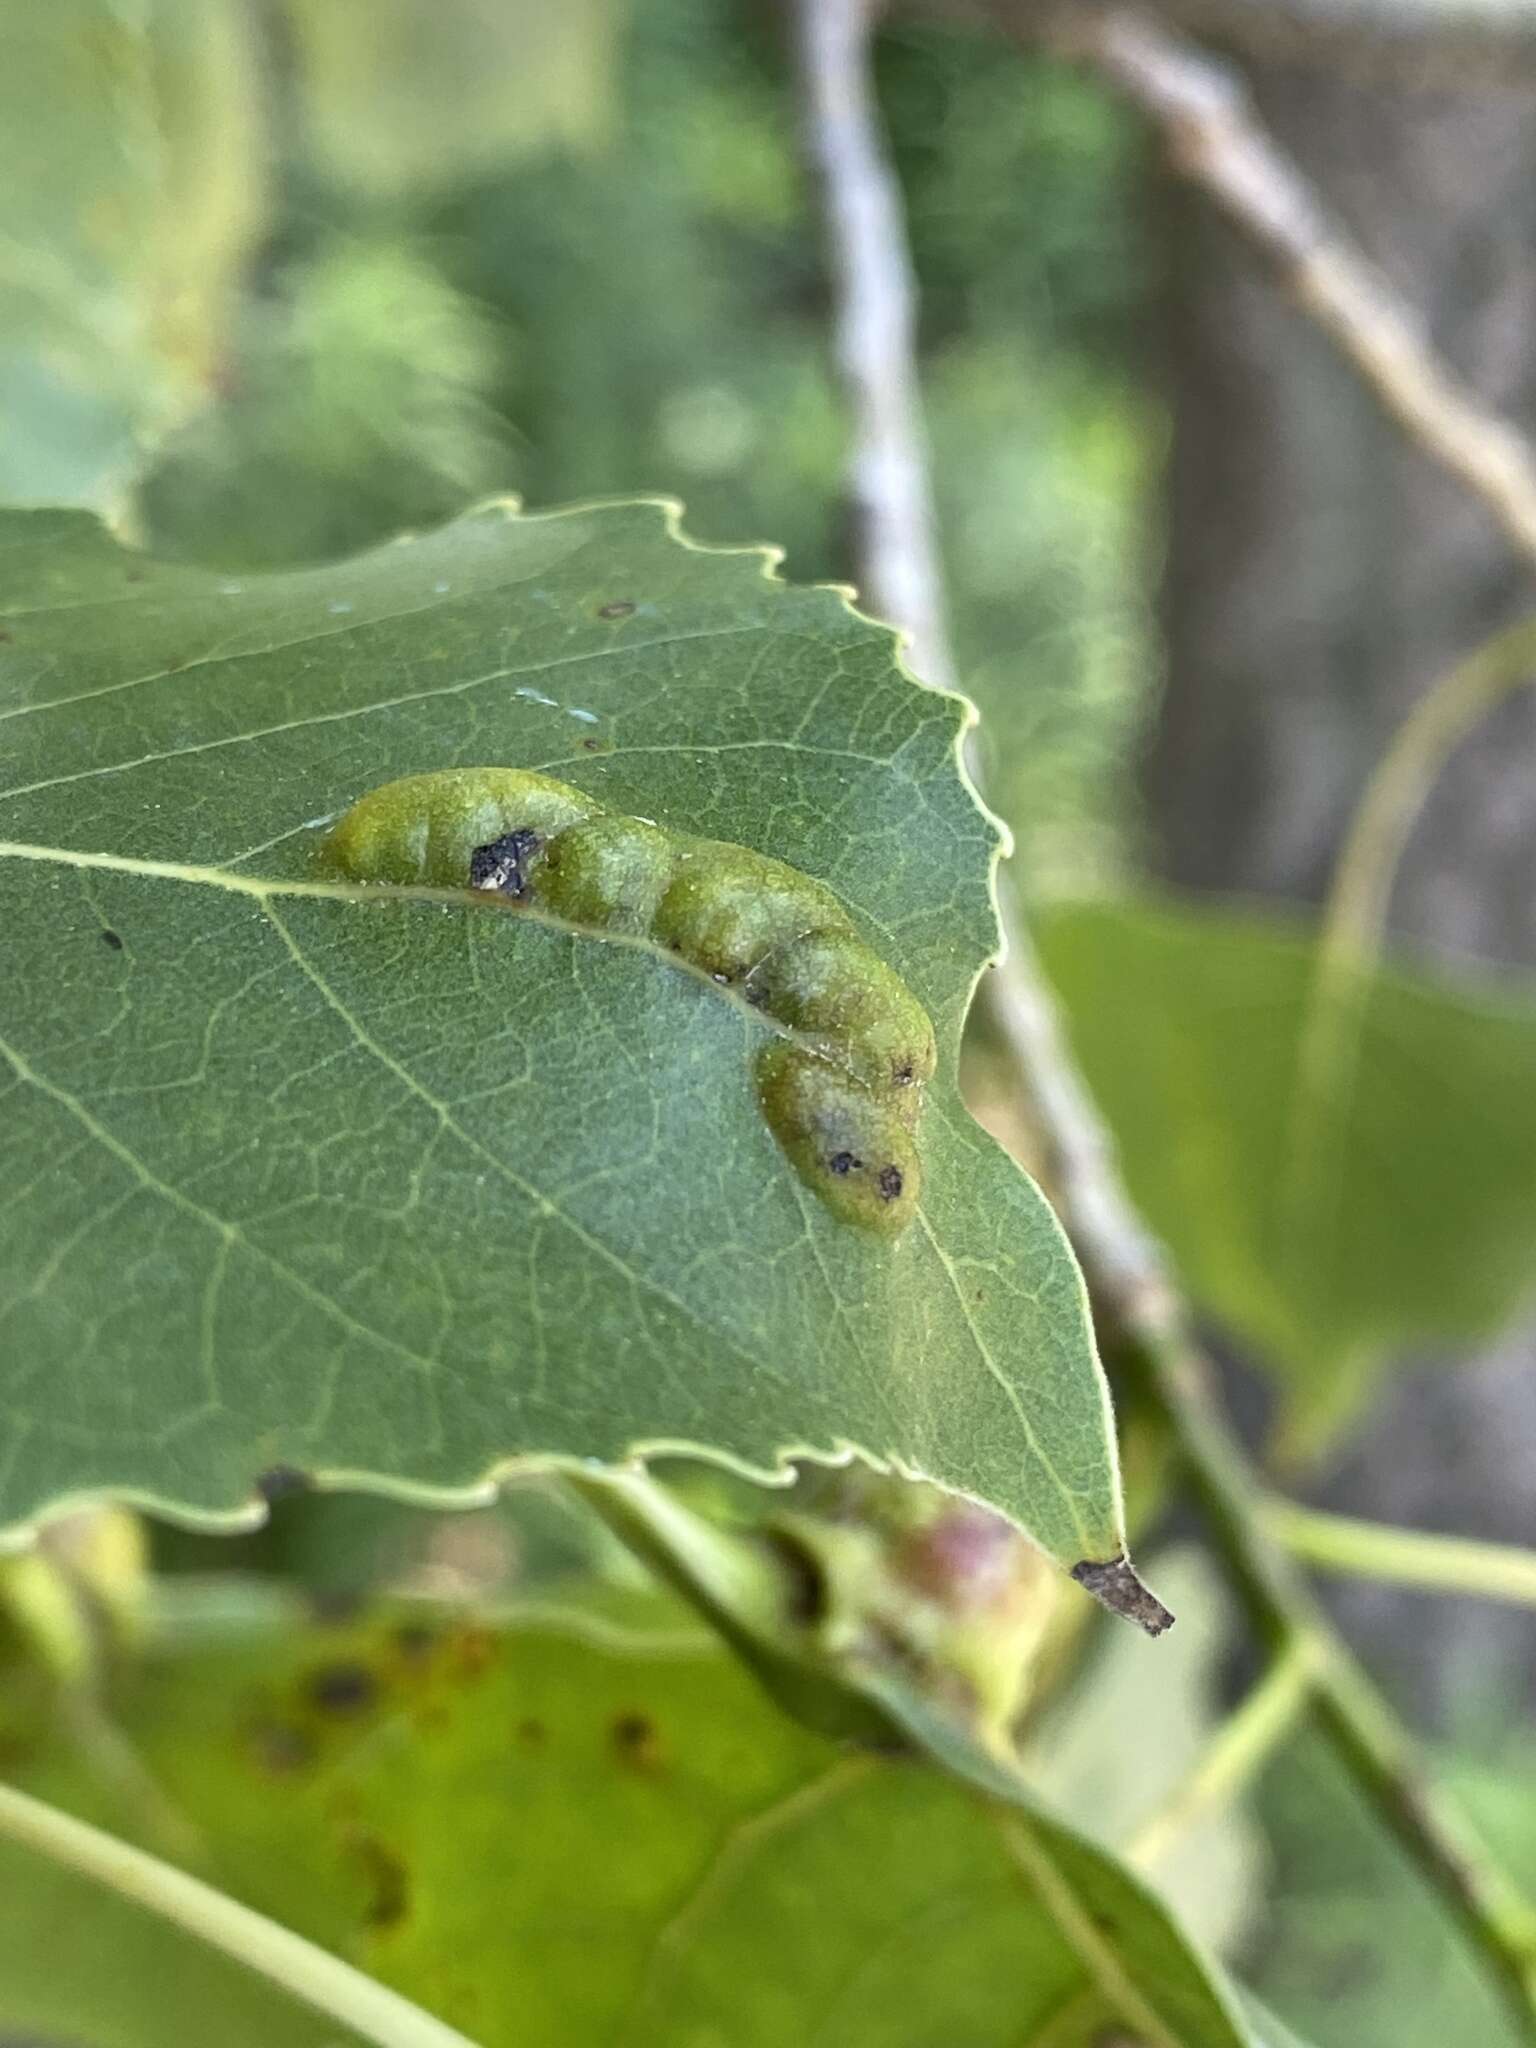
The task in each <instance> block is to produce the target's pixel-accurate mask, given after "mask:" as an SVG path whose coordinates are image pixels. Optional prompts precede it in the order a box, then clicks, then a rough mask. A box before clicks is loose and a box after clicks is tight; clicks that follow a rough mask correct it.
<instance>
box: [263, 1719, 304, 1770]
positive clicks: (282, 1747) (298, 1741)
mask: <svg viewBox="0 0 1536 2048" xmlns="http://www.w3.org/2000/svg"><path fill="white" fill-rule="evenodd" d="M251 1749H252V1751H253V1753H254V1755H255V1758H256V1762H257V1764H258V1766H259V1767H260V1768H261V1769H262V1770H264V1771H270V1772H271V1773H272V1775H273V1776H274V1777H278V1778H286V1777H288V1776H290V1775H291V1774H292V1773H293V1772H294V1771H302V1770H304V1769H305V1768H306V1767H307V1766H308V1765H309V1764H312V1763H313V1762H314V1760H315V1745H314V1744H313V1743H312V1742H311V1741H310V1739H309V1737H308V1736H307V1735H306V1734H305V1733H304V1731H303V1729H302V1728H290V1727H289V1726H288V1724H287V1723H286V1722H284V1721H263V1722H261V1723H260V1725H259V1726H257V1727H256V1728H253V1729H252V1731H251Z"/></svg>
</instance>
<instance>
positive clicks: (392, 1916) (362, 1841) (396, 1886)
mask: <svg viewBox="0 0 1536 2048" xmlns="http://www.w3.org/2000/svg"><path fill="white" fill-rule="evenodd" d="M350 1847H351V1850H352V1853H353V1855H354V1856H356V1857H357V1859H358V1861H359V1862H360V1863H361V1864H362V1866H363V1869H364V1870H365V1872H366V1873H367V1878H368V1893H369V1896H368V1903H367V1905H366V1906H364V1908H363V1919H364V1920H365V1922H366V1923H367V1924H368V1926H370V1927H394V1926H397V1925H398V1924H399V1922H400V1921H402V1920H403V1919H404V1918H405V1916H406V1913H407V1911H408V1910H409V1908H410V1903H411V1887H410V1877H409V1873H408V1872H407V1870H406V1867H405V1864H404V1863H403V1862H402V1861H401V1859H400V1857H399V1856H397V1855H396V1854H395V1852H394V1850H393V1849H391V1848H388V1847H386V1845H385V1844H384V1843H383V1842H381V1841H380V1840H379V1838H378V1837H377V1835H356V1836H354V1837H353V1839H352V1842H351V1844H350Z"/></svg>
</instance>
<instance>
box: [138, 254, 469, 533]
mask: <svg viewBox="0 0 1536 2048" xmlns="http://www.w3.org/2000/svg"><path fill="white" fill-rule="evenodd" d="M497 354H498V336H497V334H496V333H495V331H494V329H493V327H492V324H491V322H490V321H489V320H488V319H487V318H486V316H485V314H484V313H483V311H481V310H480V309H479V308H477V307H475V306H473V305H472V304H471V303H470V302H469V301H468V300H467V299H465V298H464V297H463V296H462V295H461V294H459V293H457V292H455V291H454V290H453V288H452V287H451V286H450V285H449V284H447V283H446V282H445V280H444V279H443V278H442V276H441V275H440V274H439V273H438V272H437V271H436V270H435V269H434V268H433V267H432V266H431V265H430V264H429V263H427V262H426V261H424V260H423V259H422V258H421V257H420V256H419V255H417V254H415V253H413V252H412V251H411V250H410V249H409V248H407V247H405V246H403V245H401V244H398V243H392V242H388V241H363V240H346V239H344V238H340V237H336V238H332V239H330V240H328V241H326V242H324V243H323V244H322V245H321V246H320V247H319V249H318V250H317V251H316V253H315V254H314V255H313V256H311V257H310V258H308V259H306V260H305V261H303V262H299V263H294V264H292V265H290V266H288V267H287V268H286V269H284V270H283V271H282V272H281V274H280V275H279V276H278V278H277V279H276V280H275V284H274V289H273V291H272V293H271V295H270V296H269V297H266V298H264V299H263V300H262V301H260V302H259V303H258V304H255V305H252V306H250V307H248V308H247V309H246V312H245V315H244V317H243V320H242V324H241V330H240V334H239V348H238V356H237V360H236V363H235V365H234V367H233V368H232V371H231V374H230V377H229V379H228V382H227V388H226V390H225V392H224V394H223V398H222V402H221V403H220V404H219V405H217V406H214V407H210V408H208V409H207V410H206V411H204V412H201V413H199V414H198V415H197V417H196V418H195V419H193V420H191V421H190V422H188V424H187V425H186V426H185V427H184V428H183V429H182V430H181V432H179V433H178V434H176V435H174V436H172V437H171V438H170V439H169V440H168V441H167V442H166V443H165V445H164V446H163V447H162V448H161V450H160V451H159V457H158V460H157V461H156V462H155V464H154V466H153V468H152V469H151V470H150V471H149V473H148V474H147V475H146V476H145V477H144V479H143V481H142V484H141V486H140V489H139V491H138V494H137V498H136V501H135V516H136V518H137V521H138V524H139V527H140V528H141V529H142V533H143V538H144V541H145V544H146V545H147V546H149V547H151V548H153V549H155V550H157V551H159V552H161V553H164V554H169V555H176V556H180V557H182V558H185V559H190V560H195V561H201V562H208V563H224V564H227V565H229V566H230V567H231V568H236V569H247V568H249V569H257V568H268V567H273V568H275V567H283V566H286V565H288V564H290V563H297V562H313V561H320V560H325V559H334V558H335V557H337V556H340V555H345V554H351V553H354V552H356V551H357V550H358V549H359V548H363V547H367V546H370V545H372V544H374V543H376V542H378V541H380V540H385V539H389V538H392V537H393V536H394V535H395V534H396V533H398V532H399V531H401V529H402V528H406V527H413V526H420V525H429V524H434V523H436V522H437V521H438V520H440V519H445V518H447V517H448V516H449V515H450V514H451V513H453V512H455V511H457V510H458V509H459V507H460V506H461V505H463V504H464V503H465V502H466V501H467V500H468V499H470V498H473V497H476V496H480V495H483V494H485V493H486V492H488V491H490V490H492V489H495V488H497V487H499V486H501V485H503V484H504V483H505V482H506V481H507V460H508V458H507V453H506V432H505V429H504V427H503V425H502V423H501V422H500V421H499V420H498V419H497V418H495V416H494V415H493V414H492V413H491V410H490V408H489V406H488V404H487V402H486V396H485V394H486V391H487V389H488V387H489V386H490V384H491V382H492V378H493V373H494V368H495V365H496V361H497Z"/></svg>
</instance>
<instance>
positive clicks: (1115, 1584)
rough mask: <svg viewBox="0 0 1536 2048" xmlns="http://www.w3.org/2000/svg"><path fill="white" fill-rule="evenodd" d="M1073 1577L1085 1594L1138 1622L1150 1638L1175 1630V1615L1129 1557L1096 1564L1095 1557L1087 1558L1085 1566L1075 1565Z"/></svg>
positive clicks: (1112, 1610) (1084, 1561)
mask: <svg viewBox="0 0 1536 2048" xmlns="http://www.w3.org/2000/svg"><path fill="white" fill-rule="evenodd" d="M1072 1576H1073V1578H1074V1579H1076V1581H1077V1583H1078V1584H1079V1585H1080V1586H1081V1587H1082V1589H1083V1591H1084V1592H1085V1593H1091V1594H1092V1595H1093V1597H1094V1599H1095V1600H1097V1601H1098V1602H1099V1604H1100V1605H1101V1606H1103V1607H1107V1608H1108V1609H1109V1611H1110V1613H1111V1614H1118V1615H1121V1616H1122V1617H1123V1618H1124V1619H1125V1620H1126V1621H1134V1622H1135V1624H1136V1626H1137V1627H1138V1628H1140V1629H1145V1630H1146V1632H1147V1634H1148V1635H1149V1636H1160V1635H1161V1634H1162V1633H1163V1631H1164V1629H1168V1628H1172V1627H1173V1616H1172V1615H1171V1614H1170V1613H1169V1612H1168V1609H1167V1608H1166V1607H1165V1606H1164V1605H1163V1603H1162V1601H1161V1600H1159V1599H1158V1597H1157V1595H1156V1594H1155V1593H1149V1592H1148V1591H1147V1589H1146V1587H1145V1586H1144V1585H1143V1584H1142V1583H1141V1581H1140V1579H1138V1578H1137V1576H1136V1574H1135V1573H1134V1572H1133V1571H1132V1570H1131V1563H1130V1559H1129V1558H1127V1557H1112V1558H1111V1559H1110V1560H1109V1562H1108V1564H1095V1563H1094V1561H1093V1560H1092V1559H1091V1558H1084V1560H1083V1562H1082V1563H1081V1564H1075V1565H1073V1567H1072Z"/></svg>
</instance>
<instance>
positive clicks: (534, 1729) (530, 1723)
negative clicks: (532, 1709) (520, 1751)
mask: <svg viewBox="0 0 1536 2048" xmlns="http://www.w3.org/2000/svg"><path fill="white" fill-rule="evenodd" d="M548 1733H549V1731H548V1729H547V1728H546V1727H545V1726H544V1723H543V1722H542V1721H539V1720H536V1719H535V1718H534V1716H533V1715H532V1714H530V1715H529V1716H528V1717H527V1719H526V1720H523V1721H519V1722H518V1724H517V1739H518V1741H519V1742H520V1743H522V1744H523V1746H524V1748H526V1749H539V1748H542V1746H543V1743H544V1738H545V1736H546V1735H547V1734H548Z"/></svg>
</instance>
